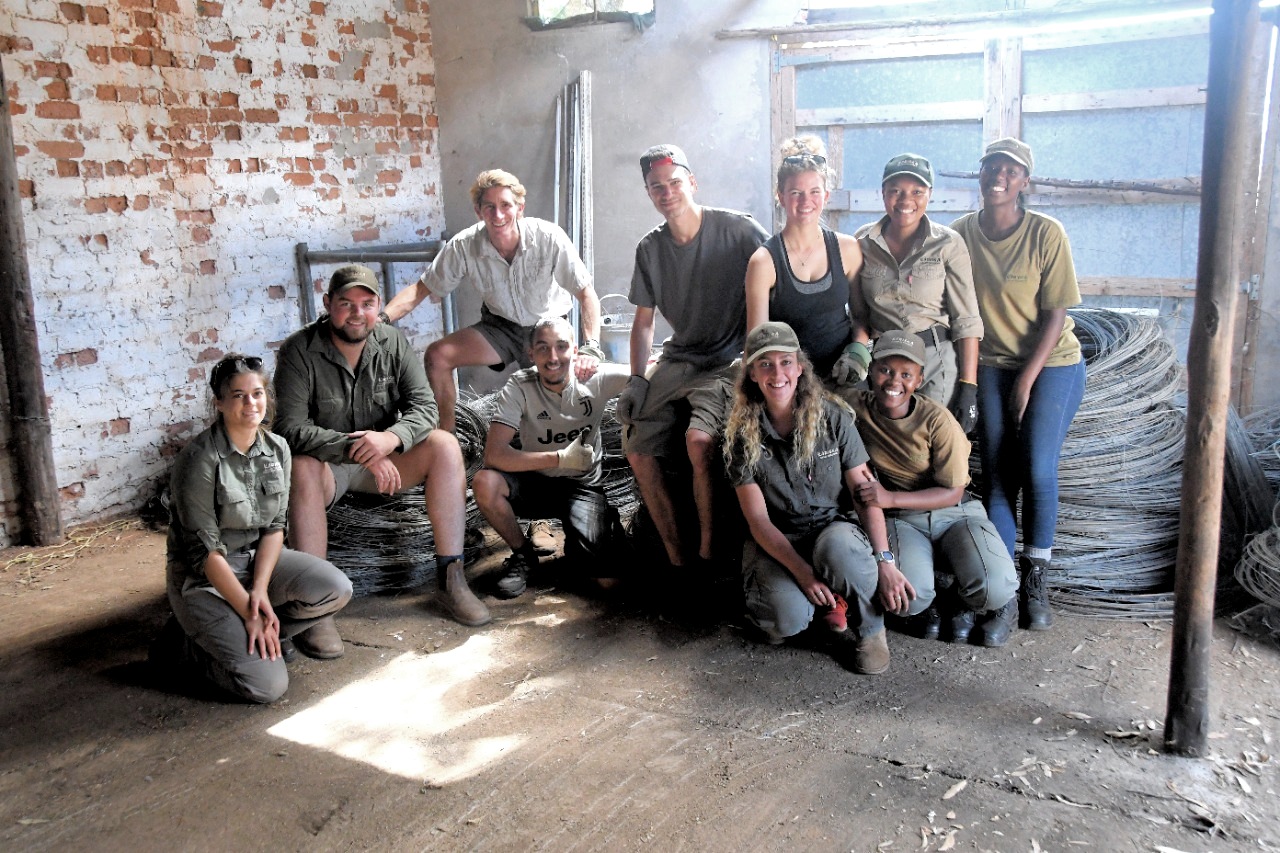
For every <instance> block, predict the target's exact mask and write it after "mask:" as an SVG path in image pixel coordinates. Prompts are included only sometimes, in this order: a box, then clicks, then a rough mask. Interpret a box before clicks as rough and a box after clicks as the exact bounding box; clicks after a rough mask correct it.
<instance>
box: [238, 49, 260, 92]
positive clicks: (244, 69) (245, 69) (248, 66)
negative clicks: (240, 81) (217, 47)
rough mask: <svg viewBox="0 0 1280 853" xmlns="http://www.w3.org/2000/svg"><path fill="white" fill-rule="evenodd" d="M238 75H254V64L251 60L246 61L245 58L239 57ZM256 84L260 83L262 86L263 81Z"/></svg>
mask: <svg viewBox="0 0 1280 853" xmlns="http://www.w3.org/2000/svg"><path fill="white" fill-rule="evenodd" d="M236 73H237V74H252V73H253V63H252V62H250V61H249V60H247V59H245V58H244V57H243V56H237V57H236ZM254 82H255V83H259V85H261V81H257V80H255V81H254ZM255 88H257V87H255Z"/></svg>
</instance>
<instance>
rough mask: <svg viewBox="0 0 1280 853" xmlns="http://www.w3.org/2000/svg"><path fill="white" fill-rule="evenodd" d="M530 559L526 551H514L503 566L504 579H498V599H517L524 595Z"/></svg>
mask: <svg viewBox="0 0 1280 853" xmlns="http://www.w3.org/2000/svg"><path fill="white" fill-rule="evenodd" d="M530 568H531V567H530V565H529V558H528V557H527V556H526V555H525V553H524V551H512V552H511V556H510V557H507V559H506V561H504V562H503V564H502V577H500V578H498V588H497V596H498V598H517V597H519V596H521V595H524V590H525V587H526V580H527V579H528V577H529V569H530Z"/></svg>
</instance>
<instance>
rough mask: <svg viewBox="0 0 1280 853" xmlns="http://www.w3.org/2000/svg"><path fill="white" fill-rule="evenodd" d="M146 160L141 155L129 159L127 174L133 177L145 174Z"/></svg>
mask: <svg viewBox="0 0 1280 853" xmlns="http://www.w3.org/2000/svg"><path fill="white" fill-rule="evenodd" d="M147 171H148V169H147V161H146V160H144V159H142V158H141V157H134V158H133V159H132V160H130V161H129V174H130V175H133V176H134V177H135V178H141V177H143V176H144V175H146V174H147Z"/></svg>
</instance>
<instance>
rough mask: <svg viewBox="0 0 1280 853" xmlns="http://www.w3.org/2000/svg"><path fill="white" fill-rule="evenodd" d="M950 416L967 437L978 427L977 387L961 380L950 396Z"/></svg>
mask: <svg viewBox="0 0 1280 853" xmlns="http://www.w3.org/2000/svg"><path fill="white" fill-rule="evenodd" d="M951 414H953V415H955V416H956V420H958V421H959V422H960V429H962V430H964V432H965V434H966V435H967V434H968V433H970V432H973V428H974V427H975V426H977V425H978V386H977V385H974V384H973V383H972V382H965V381H964V380H963V379H961V380H960V381H959V382H957V383H956V390H955V393H953V394H952V395H951Z"/></svg>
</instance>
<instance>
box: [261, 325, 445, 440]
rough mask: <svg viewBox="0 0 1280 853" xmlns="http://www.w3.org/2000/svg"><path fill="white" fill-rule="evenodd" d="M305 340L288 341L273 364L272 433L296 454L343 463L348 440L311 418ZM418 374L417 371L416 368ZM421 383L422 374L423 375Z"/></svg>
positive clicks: (312, 385)
mask: <svg viewBox="0 0 1280 853" xmlns="http://www.w3.org/2000/svg"><path fill="white" fill-rule="evenodd" d="M305 340H306V339H305V337H302V336H298V337H293V338H290V339H289V340H287V341H286V342H285V345H284V346H283V347H281V348H280V357H279V359H278V360H277V362H276V377H275V387H276V417H275V422H274V425H273V427H272V429H273V430H274V431H275V433H276V434H277V435H279V436H280V437H281V438H283V439H284V440H285V441H287V442H288V443H289V448H290V449H291V450H292V451H293V452H294V453H297V454H301V455H303V456H311V457H314V458H315V459H319V460H321V461H322V462H335V463H336V462H345V461H347V459H346V455H347V447H348V445H349V444H350V441H351V440H350V439H349V438H347V434H346V433H344V432H339V431H337V430H332V429H325V428H324V427H321V426H317V425H316V423H315V420H314V416H313V409H312V407H313V405H314V403H313V401H314V400H315V392H316V382H317V379H316V375H315V371H314V370H313V369H312V365H311V363H310V360H309V359H308V358H307V357H306V353H305V352H304V350H305V347H306V343H305ZM419 370H421V368H419ZM423 381H424V383H425V381H426V380H425V373H424V380H423Z"/></svg>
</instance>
